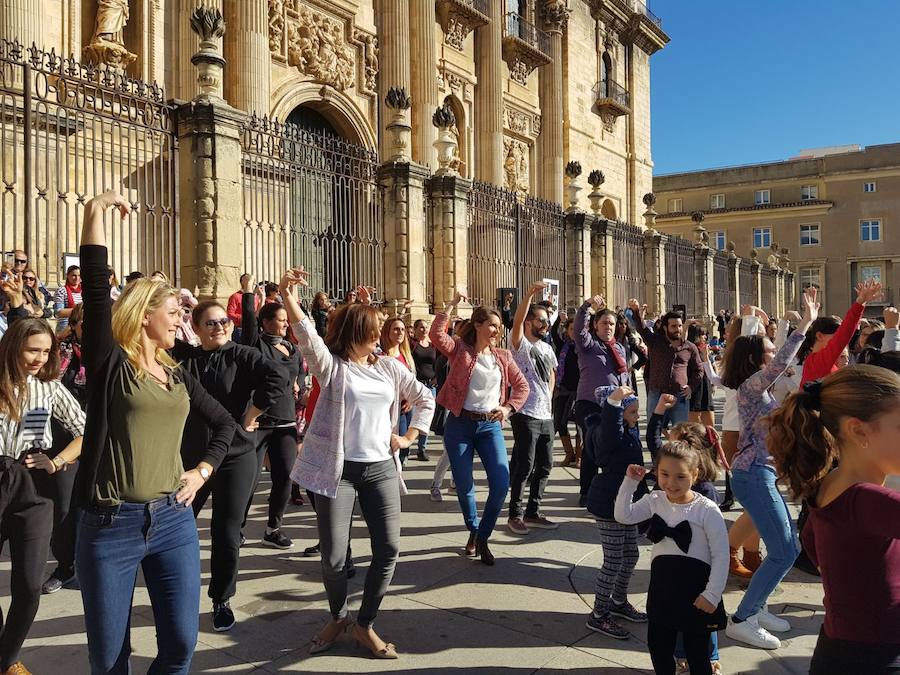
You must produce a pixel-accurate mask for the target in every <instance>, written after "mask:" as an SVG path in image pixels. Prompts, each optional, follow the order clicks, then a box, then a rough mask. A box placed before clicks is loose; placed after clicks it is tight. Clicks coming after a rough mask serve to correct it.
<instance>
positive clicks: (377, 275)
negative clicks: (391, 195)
mask: <svg viewBox="0 0 900 675" xmlns="http://www.w3.org/2000/svg"><path fill="white" fill-rule="evenodd" d="M242 133H243V136H242V148H243V157H242V177H243V181H242V182H243V186H242V187H243V197H244V258H245V261H244V262H245V269H246V270H247V271H248V272H251V273H253V274H255V275H256V277H257V278H258V279H270V280H275V279H278V278H280V275H281V274H282V272H283V271H284V270H285V269H286V268H287V267H289V266H294V265H304V266H305V267H306V268H307V270H308V271H309V272H310V281H309V284H310V285H309V288H308V289H305V290H304V293H305V296H304V297H306V296H308V295H311V294H313V293H315V292H317V291H320V290H321V291H325V292H326V293H328V295H329V296H330V297H331V298H334V299H340V298H342V297H343V296H344V295H345V294H346V292H347V291H348V290H350V289H352V288H355V287H356V286H357V285H359V284H364V285H367V286H374V287H375V288H376V289H378V290H379V291H380V290H382V289H383V281H384V247H385V240H384V228H383V224H382V221H381V213H380V205H381V197H380V193H379V190H378V186H377V182H376V176H375V172H376V169H377V167H378V157H377V155H376V153H374V152H372V151H370V150H368V149H367V148H364V147H361V146H358V145H355V144H353V143H350V142H348V141H346V140H344V139H342V138H339V137H337V136H335V135H333V134H331V133H328V132H327V131H322V130H313V129H307V128H305V127H302V126H298V125H296V124H282V123H280V122H277V121H275V120H269V119H267V118H264V117H263V118H259V117H257V116H256V115H254V116H252V117H251V118H250V119H249V120H248V122H247V123H246V124H245V125H244V127H243V130H242Z"/></svg>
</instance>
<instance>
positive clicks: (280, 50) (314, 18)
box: [269, 0, 378, 91]
mask: <svg viewBox="0 0 900 675" xmlns="http://www.w3.org/2000/svg"><path fill="white" fill-rule="evenodd" d="M374 46H375V45H374V43H373V49H374ZM269 48H270V49H271V50H272V54H273V57H274V58H275V59H276V60H279V61H282V62H286V63H287V64H288V65H289V66H294V67H295V68H297V70H299V71H300V72H301V73H303V74H304V75H309V76H310V77H311V78H312V80H313V82H321V83H322V84H328V85H331V86H332V87H334V88H335V89H337V90H338V91H344V90H345V89H350V88H352V87H353V86H354V84H355V81H356V76H355V73H356V70H355V61H356V59H355V57H354V50H353V48H352V47H351V46H350V45H348V44H347V41H346V39H345V37H344V26H343V24H342V23H341V22H340V21H337V20H335V19H332V18H330V17H328V16H326V15H325V14H323V13H322V12H321V11H313V10H312V9H310V8H308V7H306V6H304V5H302V4H300V3H299V2H298V1H297V0H289V1H288V2H285V0H269ZM372 56H374V61H372V62H371V63H369V62H367V63H366V73H368V70H369V68H370V67H371V66H374V67H375V72H376V73H377V66H378V60H377V54H375V52H374V51H373V52H372ZM367 80H368V74H367Z"/></svg>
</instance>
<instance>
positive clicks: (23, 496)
mask: <svg viewBox="0 0 900 675" xmlns="http://www.w3.org/2000/svg"><path fill="white" fill-rule="evenodd" d="M52 528H53V505H52V504H51V503H50V501H49V500H47V499H44V498H43V497H40V496H38V494H37V491H36V490H35V489H34V482H33V481H32V479H31V475H30V473H29V471H28V469H26V468H25V467H24V466H22V465H21V464H19V463H17V462H14V461H12V460H11V459H9V458H4V459H3V462H2V464H0V537H2V539H0V541H9V555H10V559H11V561H12V573H11V574H10V584H9V585H10V596H11V600H10V603H9V612H8V613H7V615H6V623H5V624H4V623H3V615H2V613H0V671H6V670H7V669H8V668H9V667H10V666H11V665H12V664H14V663H15V662H16V661H18V660H19V650H21V649H22V643H24V642H25V638H26V637H27V636H28V631H29V630H30V629H31V624H32V623H34V617H35V615H36V614H37V611H38V604H39V603H40V599H41V585H42V584H43V582H44V565H45V564H46V562H47V553H48V550H47V549H48V547H49V544H50V532H51V529H52Z"/></svg>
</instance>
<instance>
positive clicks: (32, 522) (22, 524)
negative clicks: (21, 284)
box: [0, 284, 84, 673]
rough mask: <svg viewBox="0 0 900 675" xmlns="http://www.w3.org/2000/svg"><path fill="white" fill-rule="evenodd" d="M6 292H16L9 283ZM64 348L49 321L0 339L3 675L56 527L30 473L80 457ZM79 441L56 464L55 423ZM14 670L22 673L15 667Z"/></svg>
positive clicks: (34, 602) (16, 326) (77, 415)
mask: <svg viewBox="0 0 900 675" xmlns="http://www.w3.org/2000/svg"><path fill="white" fill-rule="evenodd" d="M3 290H4V291H5V292H7V293H9V292H15V290H16V289H14V288H9V287H8V285H6V284H4V287H3ZM58 377H59V346H58V343H57V341H56V336H55V335H54V333H53V330H52V329H51V328H50V324H48V323H47V322H46V321H44V320H43V319H20V320H18V321H16V322H15V323H13V324H12V325H10V327H9V330H8V331H7V332H6V333H5V334H4V336H3V339H0V531H2V534H3V537H4V538H6V539H8V540H9V548H10V557H11V559H12V574H11V577H10V591H11V595H12V601H11V602H10V606H9V611H8V612H7V615H6V622H5V624H4V625H3V630H2V633H0V672H4V673H5V672H7V671H8V670H9V669H12V668H13V666H16V667H17V668H19V669H20V670H21V672H27V671H25V670H24V666H23V665H22V664H21V662H19V650H20V649H21V647H22V643H23V642H24V641H25V638H26V637H27V635H28V631H29V629H30V628H31V624H32V623H33V621H34V617H35V615H36V614H37V610H38V603H39V601H40V597H41V585H42V583H43V581H44V565H45V564H46V562H47V554H48V550H49V546H50V535H51V532H52V529H53V504H52V503H51V502H50V501H49V500H47V499H45V498H43V497H40V496H39V495H38V493H37V491H36V490H35V486H34V482H33V481H32V477H31V474H30V471H29V470H34V471H46V472H47V473H55V472H56V471H64V470H65V469H66V467H67V466H68V465H69V464H70V463H72V462H74V461H75V460H76V459H78V456H79V455H80V454H81V440H82V436H83V434H84V412H82V410H81V406H80V405H78V401H76V400H75V398H74V397H73V396H72V395H71V394H70V393H69V392H68V391H67V390H66V388H65V387H63V386H62V384H61V383H60V382H59V381H58V379H57V378H58ZM51 418H55V419H57V420H58V421H59V422H60V423H62V425H63V426H64V427H65V428H66V429H67V430H68V431H69V432H70V433H71V434H72V436H74V437H75V439H74V440H73V441H72V442H71V443H70V444H69V445H68V446H66V448H65V449H64V450H63V451H62V452H60V453H59V454H57V455H56V456H55V457H54V458H53V459H51V458H50V457H49V456H48V455H47V451H48V450H49V449H50V447H51V446H52V444H53V437H52V434H51V431H50V419H51ZM13 672H19V671H18V670H13Z"/></svg>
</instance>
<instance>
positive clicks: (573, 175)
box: [565, 160, 584, 213]
mask: <svg viewBox="0 0 900 675" xmlns="http://www.w3.org/2000/svg"><path fill="white" fill-rule="evenodd" d="M565 175H566V193H567V194H568V200H569V206H568V208H567V209H566V211H567V212H569V213H576V212H578V211H580V210H581V209H579V208H578V193H579V192H581V191H582V190H583V189H584V188H583V187H581V181H580V180H579V177H580V176H581V162H577V161H575V160H571V161H569V162H568V163H567V164H566V168H565Z"/></svg>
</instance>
